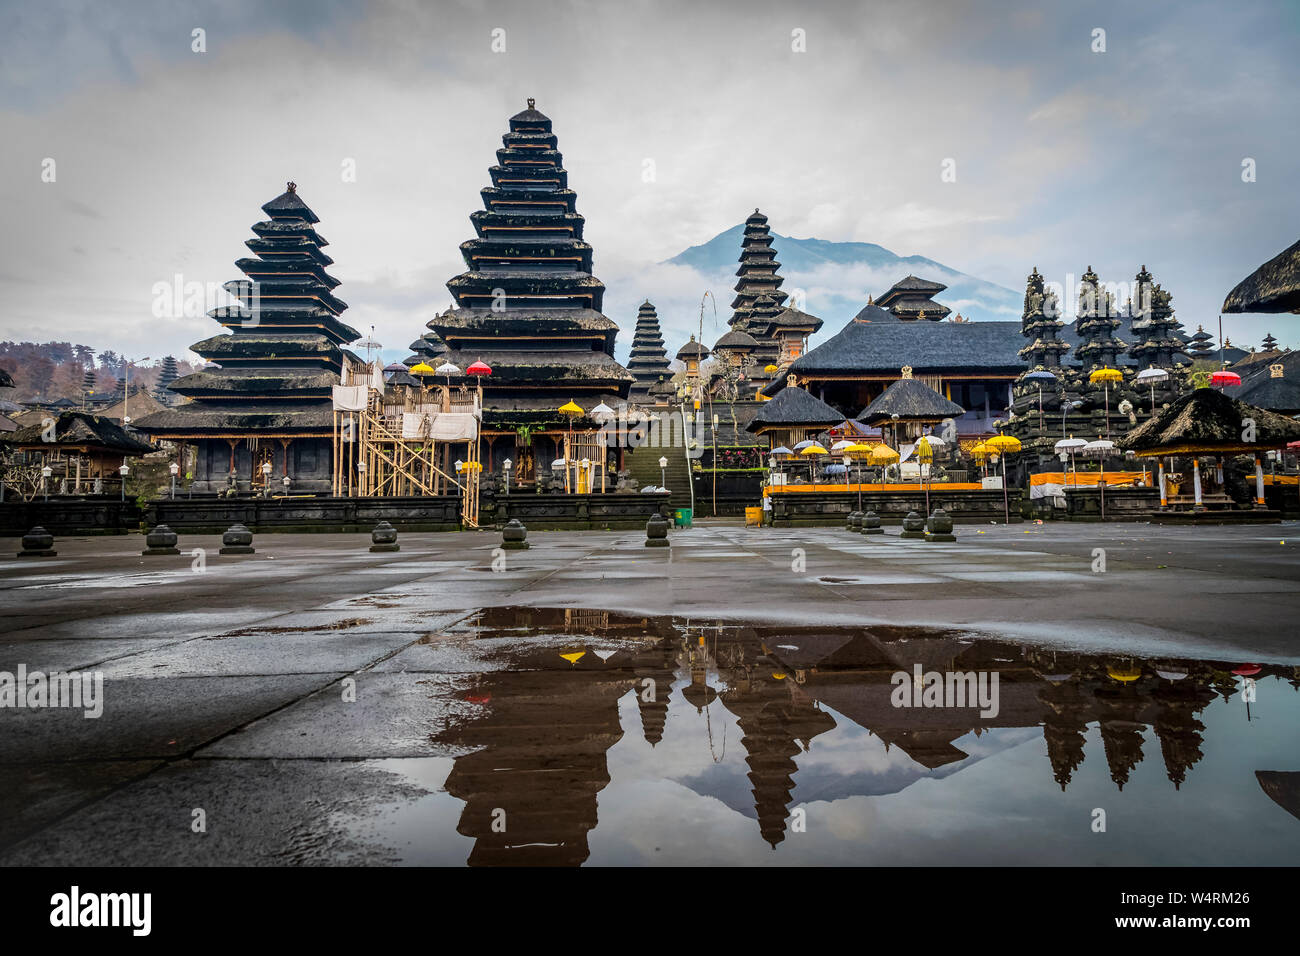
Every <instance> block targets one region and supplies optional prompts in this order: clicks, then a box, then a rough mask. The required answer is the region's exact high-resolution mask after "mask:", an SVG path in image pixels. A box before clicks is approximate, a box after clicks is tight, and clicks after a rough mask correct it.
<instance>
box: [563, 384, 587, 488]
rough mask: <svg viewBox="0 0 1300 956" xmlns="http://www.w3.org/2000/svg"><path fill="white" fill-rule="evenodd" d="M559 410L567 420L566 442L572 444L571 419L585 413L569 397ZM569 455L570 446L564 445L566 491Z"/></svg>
mask: <svg viewBox="0 0 1300 956" xmlns="http://www.w3.org/2000/svg"><path fill="white" fill-rule="evenodd" d="M559 411H560V414H561V415H563V416H564V417H565V418H567V419H568V420H569V442H568V445H572V444H573V421H574V419H576V418H581V417H582V416H583V415H584V414H586V413H585V412H584V411H583V409H582V406H581V405H579V404H578V403H577V402H575V401H574V400H573V399H569V400H568V401H567V402H565V403H564V404H563V405H561V406H560V409H559ZM571 457H572V452H571V450H570V448H569V447H568V446H566V447H565V449H564V483H565V490H566V491H567V490H568V483H569V459H570V458H571Z"/></svg>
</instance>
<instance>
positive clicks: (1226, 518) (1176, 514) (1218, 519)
mask: <svg viewBox="0 0 1300 956" xmlns="http://www.w3.org/2000/svg"><path fill="white" fill-rule="evenodd" d="M1281 520H1282V512H1280V511H1269V510H1265V509H1262V508H1261V509H1242V510H1237V509H1232V510H1226V509H1225V510H1222V511H1154V512H1152V513H1151V523H1152V524H1171V525H1216V524H1278V523H1279V522H1281Z"/></svg>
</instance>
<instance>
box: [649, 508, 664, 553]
mask: <svg viewBox="0 0 1300 956" xmlns="http://www.w3.org/2000/svg"><path fill="white" fill-rule="evenodd" d="M645 546H646V547H647V548H666V547H668V516H667V515H665V514H663V513H662V512H659V511H656V512H655V513H654V514H652V515H651V516H650V520H649V521H647V522H646V523H645Z"/></svg>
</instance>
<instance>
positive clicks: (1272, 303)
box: [1220, 240, 1300, 313]
mask: <svg viewBox="0 0 1300 956" xmlns="http://www.w3.org/2000/svg"><path fill="white" fill-rule="evenodd" d="M1220 311H1221V312H1296V313H1300V240H1297V241H1296V242H1295V243H1294V244H1293V245H1292V246H1290V247H1289V248H1287V249H1284V250H1283V251H1282V252H1280V253H1278V254H1277V255H1276V256H1274V257H1273V258H1272V259H1269V260H1268V262H1266V263H1264V264H1263V265H1262V266H1260V267H1259V268H1258V269H1256V270H1255V271H1254V272H1252V273H1251V274H1250V275H1248V276H1246V278H1244V279H1242V280H1241V281H1240V282H1238V283H1237V287H1236V288H1235V289H1233V290H1232V291H1231V292H1229V293H1228V297H1227V298H1226V299H1224V300H1223V308H1222V309H1221V310H1220Z"/></svg>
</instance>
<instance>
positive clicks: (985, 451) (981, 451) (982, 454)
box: [970, 442, 994, 475]
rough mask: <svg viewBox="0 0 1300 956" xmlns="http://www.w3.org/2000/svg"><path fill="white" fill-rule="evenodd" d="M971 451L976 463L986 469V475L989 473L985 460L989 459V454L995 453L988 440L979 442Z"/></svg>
mask: <svg viewBox="0 0 1300 956" xmlns="http://www.w3.org/2000/svg"><path fill="white" fill-rule="evenodd" d="M970 453H971V455H973V456H974V458H975V461H976V463H977V464H978V465H979V466H980V467H981V468H983V469H985V471H984V473H985V475H987V474H988V471H987V467H986V465H985V462H987V461H988V457H989V455H992V454H993V453H994V452H993V449H992V448H990V447H989V446H988V444H987V443H986V442H979V443H978V444H976V445H975V447H974V448H972V449H971V450H970Z"/></svg>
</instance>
